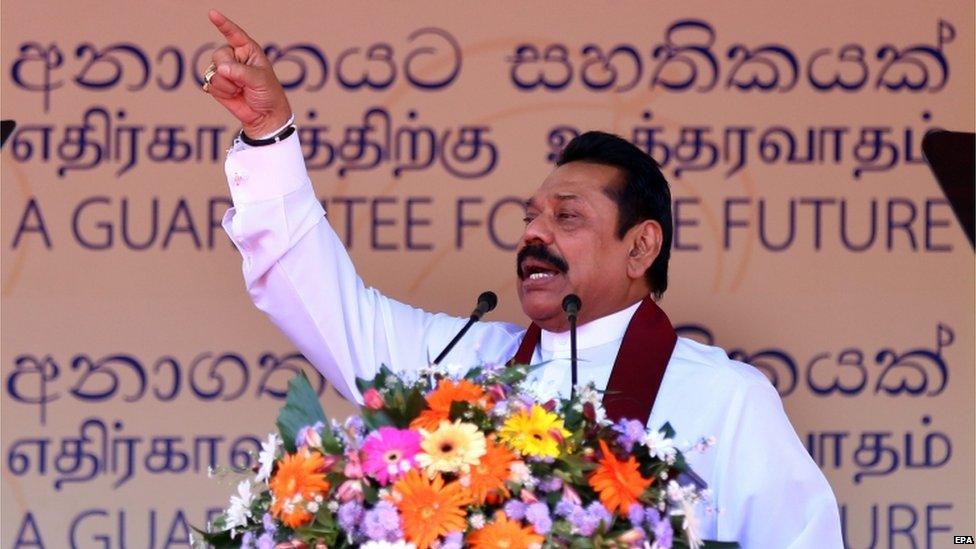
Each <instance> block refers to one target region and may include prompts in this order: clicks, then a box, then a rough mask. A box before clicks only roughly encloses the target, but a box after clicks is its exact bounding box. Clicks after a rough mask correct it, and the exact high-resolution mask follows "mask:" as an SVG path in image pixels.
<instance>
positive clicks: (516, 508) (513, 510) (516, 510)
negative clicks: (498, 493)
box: [505, 499, 525, 520]
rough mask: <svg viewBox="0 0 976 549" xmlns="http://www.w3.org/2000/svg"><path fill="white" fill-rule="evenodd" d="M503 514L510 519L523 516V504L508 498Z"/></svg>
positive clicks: (518, 518) (520, 518) (517, 518)
mask: <svg viewBox="0 0 976 549" xmlns="http://www.w3.org/2000/svg"><path fill="white" fill-rule="evenodd" d="M505 515H507V516H508V518H510V519H512V520H522V519H523V518H525V504H524V503H522V502H521V501H519V500H517V499H510V500H508V503H506V504H505Z"/></svg>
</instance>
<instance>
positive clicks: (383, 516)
mask: <svg viewBox="0 0 976 549" xmlns="http://www.w3.org/2000/svg"><path fill="white" fill-rule="evenodd" d="M363 534H364V535H365V536H366V537H367V538H369V539H370V540H373V541H397V540H398V539H400V538H402V537H403V534H402V532H401V531H400V515H398V514H397V510H396V507H394V506H393V504H392V503H390V502H388V501H380V502H379V503H377V504H376V507H373V508H372V509H370V510H369V511H366V515H365V516H364V517H363Z"/></svg>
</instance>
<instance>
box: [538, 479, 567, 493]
mask: <svg viewBox="0 0 976 549" xmlns="http://www.w3.org/2000/svg"><path fill="white" fill-rule="evenodd" d="M562 489H563V480H562V479H561V478H559V477H549V478H547V479H545V480H543V481H542V482H540V483H539V490H540V491H542V492H556V491H558V490H562Z"/></svg>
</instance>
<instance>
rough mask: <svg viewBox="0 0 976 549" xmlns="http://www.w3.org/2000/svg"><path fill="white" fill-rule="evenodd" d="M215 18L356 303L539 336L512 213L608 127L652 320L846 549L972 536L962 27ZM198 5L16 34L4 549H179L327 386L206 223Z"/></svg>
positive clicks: (248, 4) (23, 23) (550, 6)
mask: <svg viewBox="0 0 976 549" xmlns="http://www.w3.org/2000/svg"><path fill="white" fill-rule="evenodd" d="M215 7H216V8H218V9H220V10H221V11H223V13H225V14H226V15H227V16H228V17H230V18H232V19H234V20H235V21H236V22H238V23H239V24H240V25H241V26H242V27H244V28H245V29H246V30H248V32H250V33H251V34H252V36H254V37H255V38H256V39H257V40H258V41H259V42H261V43H262V44H264V45H265V47H266V51H267V53H268V55H269V58H270V59H271V60H272V62H273V63H274V66H275V69H276V71H277V73H278V75H279V77H280V79H281V80H282V82H283V84H284V86H285V88H286V90H287V92H288V95H289V98H290V100H291V104H292V107H293V109H294V111H295V115H296V118H297V122H298V126H299V128H300V135H301V139H302V144H303V147H304V152H305V156H306V161H307V165H308V169H309V172H310V174H311V177H312V180H313V182H314V184H315V188H316V192H317V193H318V195H319V196H320V198H321V200H322V202H323V204H324V205H325V206H326V209H327V211H328V212H329V217H330V220H331V223H332V225H333V226H334V227H335V229H336V231H337V232H338V234H339V236H340V238H342V239H343V241H344V242H345V244H346V245H347V247H348V248H349V250H350V253H351V254H352V256H353V259H354V261H355V263H356V266H357V268H358V270H359V273H360V274H361V276H362V277H363V279H364V280H365V281H366V283H367V284H368V285H371V286H375V287H378V288H380V289H381V290H382V291H383V292H384V293H385V294H386V295H388V296H390V297H393V298H396V299H398V300H401V301H404V302H407V303H411V304H414V305H416V306H419V307H422V308H424V309H427V310H432V311H446V312H450V313H453V314H457V315H466V314H468V312H469V311H470V310H471V308H472V307H473V305H474V300H475V297H476V296H477V295H478V294H479V293H480V292H481V291H483V290H486V289H492V290H494V291H495V292H497V293H498V295H499V307H498V309H497V310H496V311H495V312H493V313H491V314H490V315H489V319H490V320H506V321H512V322H518V323H522V324H527V319H526V318H525V317H524V315H523V314H522V312H521V308H520V306H519V303H518V299H517V297H516V295H515V276H514V264H513V263H514V257H515V256H514V253H513V250H514V249H515V247H516V245H517V242H518V238H519V235H520V234H521V232H522V228H523V223H522V216H523V209H522V202H523V201H524V200H525V198H527V197H528V196H529V195H530V194H531V193H532V192H533V191H534V190H535V188H536V187H537V186H538V185H539V184H540V183H541V182H542V180H543V179H544V178H545V177H546V175H547V174H548V173H549V171H550V170H551V169H552V162H553V160H554V159H555V157H556V155H557V153H558V152H559V150H560V149H561V148H562V147H563V146H564V145H565V144H566V143H567V142H568V141H569V139H571V138H572V137H573V136H575V135H577V134H579V133H581V132H583V131H585V130H588V129H600V130H605V131H611V132H615V133H617V134H620V135H622V136H624V137H625V138H627V139H630V140H632V141H633V142H634V143H635V144H637V145H638V146H639V147H641V148H643V149H645V150H647V151H648V152H649V153H650V154H651V155H653V156H654V157H655V158H656V159H657V160H658V161H659V163H660V164H661V165H662V167H663V170H664V173H665V175H666V177H667V178H668V180H669V181H670V183H671V187H672V192H673V195H674V196H673V199H674V214H675V233H674V249H673V254H672V260H671V279H670V286H669V289H668V292H667V294H666V295H665V297H664V299H663V301H662V302H661V306H662V308H663V309H664V310H665V311H666V312H667V313H668V314H669V315H670V317H671V319H672V321H673V322H674V324H675V326H676V327H677V329H678V330H679V333H680V334H681V335H683V336H685V337H692V338H694V339H697V340H699V341H702V342H706V343H710V344H714V345H719V346H721V347H723V348H725V349H726V350H727V351H728V352H729V353H730V354H732V355H733V356H734V357H735V358H737V359H740V360H743V361H745V362H749V363H751V364H753V365H754V366H755V367H756V368H759V369H760V370H762V371H763V372H764V373H765V374H767V375H768V377H769V378H770V380H771V381H772V383H773V384H774V385H775V386H776V388H777V390H778V391H779V393H780V395H781V396H782V398H783V402H784V405H785V407H786V410H787V412H788V414H789V416H790V418H791V420H792V422H793V425H794V426H795V428H796V431H797V435H798V436H799V437H800V439H801V440H802V441H803V442H804V444H805V445H806V446H807V448H808V450H809V452H810V453H811V455H812V456H813V458H814V459H815V461H816V462H817V463H818V464H819V465H820V467H821V468H822V469H823V471H824V474H825V475H826V476H827V478H828V479H829V481H830V483H831V485H832V486H833V489H834V492H835V493H836V495H837V499H838V503H839V505H840V510H841V517H842V519H843V522H844V532H845V539H846V542H847V544H848V545H849V546H850V547H853V548H858V549H860V548H865V547H945V546H947V545H950V544H952V542H953V539H954V537H955V536H957V535H961V536H971V535H973V534H974V514H976V502H974V493H976V478H974V468H973V463H974V461H976V449H974V439H976V436H974V405H973V396H974V383H976V375H974V368H973V364H974V363H976V356H974V345H973V341H974V338H973V335H974V331H976V322H974V299H976V293H974V274H976V273H974V254H973V249H972V248H971V247H970V244H969V242H968V240H967V239H966V237H965V235H964V234H963V232H962V230H961V229H960V227H959V224H958V223H957V221H956V219H955V218H954V217H953V213H952V210H951V208H950V207H949V205H948V203H947V202H946V200H945V198H944V197H943V196H942V194H941V192H940V190H939V187H938V185H937V183H936V181H935V179H934V177H933V176H932V173H931V171H930V170H929V168H928V166H927V165H926V164H925V161H924V159H923V156H922V151H921V141H922V137H923V136H924V134H925V132H926V131H928V130H929V129H931V128H946V129H950V130H957V131H968V132H972V131H973V130H974V126H976V121H974V117H976V109H974V87H976V84H974V83H976V72H974V64H976V54H974V51H976V44H974V30H976V29H974V26H976V25H974V12H976V8H974V4H973V2H972V1H971V0H960V1H951V2H938V3H934V2H911V1H903V0H898V1H871V2H855V3H852V2H845V3H829V4H823V3H815V2H809V3H805V2H787V3H783V2H772V1H749V2H721V3H719V2H703V1H686V2H680V3H668V4H664V3H650V2H585V3H584V2H578V3H541V2H539V3H525V2H514V1H502V2H490V3H457V2H426V1H425V2H355V3H352V2H350V3H324V2H303V3H297V2H295V3H289V2H284V3H282V2H277V3H269V2H257V1H252V0H236V1H234V2H224V1H221V2H217V5H216V6H215ZM208 8H209V6H206V5H202V4H197V3H194V2H152V3H145V2H122V1H119V0H108V1H102V2H57V3H46V2H26V1H24V0H8V1H6V2H4V3H3V4H2V6H0V15H2V37H0V43H2V48H0V52H2V75H0V79H2V109H0V110H2V117H3V118H5V119H11V118H12V119H14V120H16V121H17V124H18V126H17V129H16V131H15V133H14V134H13V135H12V137H11V138H10V139H9V140H8V142H7V143H6V144H5V145H4V148H3V151H2V159H3V160H2V199H0V200H2V223H0V224H2V232H0V238H2V247H3V261H2V296H3V309H2V323H3V329H2V350H0V360H2V436H0V442H2V452H3V455H2V458H3V459H2V463H3V468H2V490H0V503H2V516H3V519H2V526H0V547H4V548H7V547H17V548H19V547H45V548H60V547H106V548H109V547H111V548H121V547H130V548H131V547H147V548H148V547H152V548H164V547H185V546H186V545H187V544H188V539H189V525H191V524H194V525H203V524H205V523H206V522H207V520H208V517H209V516H211V515H212V514H214V513H215V512H217V511H218V510H219V509H220V508H221V507H223V506H226V505H227V498H228V496H229V495H230V494H231V492H232V491H233V483H232V481H231V479H223V480H220V479H208V476H207V472H208V469H209V468H211V467H218V466H224V467H227V466H232V465H233V466H245V465H247V464H248V460H249V459H251V457H250V454H251V453H252V452H256V451H257V450H258V448H259V439H261V438H264V436H265V435H266V434H267V433H268V432H270V431H272V430H274V419H275V417H276V413H277V410H278V409H279V407H280V406H281V405H282V404H283V397H284V391H285V387H286V384H287V381H288V379H289V378H290V377H291V376H292V375H293V374H294V373H295V372H297V371H299V370H306V371H308V372H314V369H312V368H311V366H310V365H309V364H308V363H307V362H306V361H305V360H304V359H303V357H302V356H301V355H300V354H299V353H298V352H297V351H296V350H295V348H294V346H293V345H292V344H291V343H290V342H289V341H288V340H287V339H285V338H284V336H282V335H281V334H280V333H279V332H278V331H277V329H276V328H275V327H274V326H273V325H272V324H271V323H270V321H268V320H267V319H266V318H265V317H264V316H263V315H262V313H261V312H260V311H258V310H257V309H256V308H255V307H254V306H253V305H252V304H251V302H250V300H249V299H248V296H247V295H246V292H245V289H244V286H243V280H242V277H241V259H240V256H239V255H238V253H237V251H236V250H235V249H234V247H233V245H232V244H231V242H230V240H229V238H228V237H227V236H226V235H225V234H224V233H223V231H222V229H221V228H220V220H221V217H222V216H223V214H224V212H225V211H226V209H227V208H228V207H229V205H230V199H229V193H228V191H227V186H226V181H225V179H224V174H223V161H224V156H225V151H226V149H227V148H228V146H229V145H230V143H231V141H232V139H233V137H234V136H235V134H236V132H237V131H238V130H239V127H237V125H236V123H235V120H234V119H233V117H231V116H230V114H228V113H227V112H225V111H224V110H223V109H222V108H221V107H220V106H219V105H217V104H216V103H215V102H214V101H213V100H212V98H210V97H209V96H207V95H206V94H204V93H203V92H202V91H201V90H200V85H201V83H202V73H203V71H204V69H205V68H206V66H207V65H208V64H209V62H210V52H211V51H212V50H213V49H214V48H215V47H217V46H218V45H219V44H220V43H221V36H220V35H219V33H217V32H216V30H215V29H213V28H212V26H211V24H210V22H209V21H208V19H207V9H208ZM319 380H320V378H318V377H315V378H313V381H314V383H315V384H316V385H317V388H318V389H319V390H320V392H321V395H322V398H323V402H324V404H325V406H326V411H327V413H329V414H330V416H331V417H337V418H344V417H345V416H346V415H347V414H350V413H353V412H354V411H355V408H354V407H353V406H351V405H350V404H348V403H346V402H344V401H343V400H342V399H341V398H340V397H339V396H338V394H337V393H336V392H335V391H334V390H333V389H332V388H331V387H329V386H328V384H327V383H325V382H324V381H319ZM709 434H710V433H678V436H679V438H682V437H684V438H687V439H689V440H693V439H695V438H697V437H699V436H705V435H709ZM720 442H722V441H720ZM762 519H763V520H775V517H762Z"/></svg>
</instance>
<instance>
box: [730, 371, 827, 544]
mask: <svg viewBox="0 0 976 549" xmlns="http://www.w3.org/2000/svg"><path fill="white" fill-rule="evenodd" d="M736 401H737V402H736ZM729 408H730V412H731V413H730V414H729V417H728V419H727V423H726V428H725V429H723V431H722V436H723V437H726V439H727V440H732V441H733V444H727V445H725V446H724V447H723V448H724V452H723V453H724V454H725V455H721V456H719V457H718V459H717V463H718V465H717V468H720V469H725V470H717V471H716V477H717V478H720V479H722V481H721V483H720V485H719V486H716V487H715V489H716V493H715V496H716V500H717V501H716V503H717V504H718V506H719V512H720V515H719V517H718V521H717V522H718V539H721V540H736V541H738V542H739V543H740V544H741V546H742V547H743V548H744V549H748V548H752V547H781V548H784V549H786V548H789V549H828V548H838V549H842V548H843V547H844V543H843V539H842V534H841V529H840V516H839V513H838V509H837V500H836V499H835V498H834V494H833V492H832V491H831V489H830V485H829V484H828V483H827V480H826V479H825V478H824V476H823V473H822V472H821V471H820V469H819V468H818V467H817V465H816V463H814V461H813V460H812V459H811V458H810V455H809V454H808V453H807V451H806V449H804V447H803V444H802V443H801V442H800V440H799V438H797V436H796V432H795V431H794V430H793V426H792V425H791V424H790V421H789V419H788V418H787V416H786V413H785V411H784V410H783V405H782V402H781V401H780V398H779V395H778V394H776V391H775V389H773V387H772V386H771V385H769V384H768V383H753V384H750V385H749V386H748V387H747V388H745V389H744V390H741V391H739V392H738V394H736V395H735V396H734V397H733V402H732V403H731V406H730V407H729Z"/></svg>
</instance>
